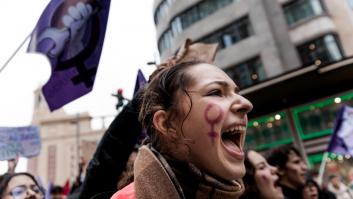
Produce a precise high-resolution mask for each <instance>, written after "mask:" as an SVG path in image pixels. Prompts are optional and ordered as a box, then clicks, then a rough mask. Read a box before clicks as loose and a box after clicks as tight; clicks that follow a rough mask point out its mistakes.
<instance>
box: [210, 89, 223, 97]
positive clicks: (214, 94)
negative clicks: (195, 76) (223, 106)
mask: <svg viewBox="0 0 353 199" xmlns="http://www.w3.org/2000/svg"><path fill="white" fill-rule="evenodd" d="M221 95H222V91H221V90H219V89H215V90H211V91H210V92H208V93H207V96H221Z"/></svg>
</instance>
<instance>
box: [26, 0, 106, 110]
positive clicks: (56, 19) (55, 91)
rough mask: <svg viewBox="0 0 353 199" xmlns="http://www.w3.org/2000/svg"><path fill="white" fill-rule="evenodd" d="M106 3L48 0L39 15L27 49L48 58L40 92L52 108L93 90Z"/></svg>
mask: <svg viewBox="0 0 353 199" xmlns="http://www.w3.org/2000/svg"><path fill="white" fill-rule="evenodd" d="M109 6H110V0H51V1H50V3H49V4H48V6H47V7H46V9H45V10H44V12H43V13H42V15H41V17H40V18H39V21H38V23H37V26H36V27H35V29H34V31H33V33H32V38H31V41H30V44H29V47H28V51H30V52H39V53H43V54H45V55H46V56H47V57H48V59H49V61H50V64H51V69H52V70H51V71H52V73H51V76H50V79H49V81H48V82H47V83H46V84H45V85H44V86H43V88H42V91H43V95H44V97H45V99H46V101H47V103H48V105H49V109H50V110H51V111H53V110H55V109H58V108H60V107H62V106H64V105H65V104H67V103H69V102H71V101H73V100H75V99H77V98H79V97H81V96H82V95H85V94H87V93H89V92H90V91H91V90H92V87H93V83H94V80H95V76H96V72H97V68H98V64H99V58H100V55H101V52H102V47H103V41H104V35H105V30H106V26H107V20H108V14H109Z"/></svg>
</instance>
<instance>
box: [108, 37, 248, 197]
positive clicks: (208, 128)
mask: <svg viewBox="0 0 353 199" xmlns="http://www.w3.org/2000/svg"><path fill="white" fill-rule="evenodd" d="M215 50H216V46H214V45H212V47H211V45H206V44H200V43H196V44H191V41H190V40H187V41H186V42H185V44H184V46H183V47H182V48H180V51H179V52H178V53H177V55H176V56H174V57H173V58H170V59H169V60H168V61H167V62H166V63H163V64H161V65H159V66H158V68H157V70H156V71H155V72H154V73H153V74H152V76H151V77H150V81H149V83H148V85H147V87H146V88H145V90H144V92H143V99H142V105H141V110H140V121H141V122H142V124H143V126H144V128H145V129H146V131H147V134H148V135H149V136H150V140H149V142H146V143H145V145H143V146H141V147H140V148H139V151H138V154H137V157H136V160H135V164H134V182H133V183H131V184H129V185H128V186H127V187H125V188H123V189H122V190H120V191H119V192H117V193H116V194H115V195H114V196H113V197H112V198H114V199H116V198H123V197H132V198H134V197H136V198H138V199H144V198H146V199H147V198H152V199H153V198H224V199H227V198H229V199H236V198H239V196H240V195H241V194H242V192H243V190H244V187H243V185H242V182H241V181H242V180H241V178H242V177H243V176H244V174H245V167H244V153H243V145H244V142H245V132H246V125H247V113H248V112H249V111H251V110H252V104H251V103H250V102H249V101H248V100H247V99H246V98H244V97H243V96H241V95H240V94H239V88H238V86H237V85H236V84H235V83H234V81H233V80H232V79H231V78H229V76H228V75H227V74H226V73H225V72H224V71H222V70H221V69H220V68H219V67H217V66H215V65H214V64H213V63H212V62H213V58H214V55H215V54H214V52H215ZM211 51H212V52H211ZM126 190H127V191H128V192H130V193H132V195H130V196H127V195H126V194H125V193H126V192H125V191H126Z"/></svg>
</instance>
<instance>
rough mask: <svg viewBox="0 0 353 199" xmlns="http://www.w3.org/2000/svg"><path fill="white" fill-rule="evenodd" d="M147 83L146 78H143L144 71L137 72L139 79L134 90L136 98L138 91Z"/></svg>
mask: <svg viewBox="0 0 353 199" xmlns="http://www.w3.org/2000/svg"><path fill="white" fill-rule="evenodd" d="M146 83H147V81H146V78H145V76H143V73H142V71H141V70H140V69H139V70H138V72H137V78H136V83H135V89H134V96H135V95H136V93H137V91H138V90H140V88H142V87H143V86H144V85H145V84H146Z"/></svg>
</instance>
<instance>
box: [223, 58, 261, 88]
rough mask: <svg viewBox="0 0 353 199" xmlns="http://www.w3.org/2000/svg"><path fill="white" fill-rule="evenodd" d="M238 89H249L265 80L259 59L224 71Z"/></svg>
mask: <svg viewBox="0 0 353 199" xmlns="http://www.w3.org/2000/svg"><path fill="white" fill-rule="evenodd" d="M225 71H226V73H227V74H228V75H229V76H230V77H231V78H232V79H234V81H235V82H236V83H237V84H238V86H239V87H240V88H245V87H249V86H251V85H254V84H256V83H258V82H261V81H263V80H265V79H266V78H267V76H266V73H265V70H264V68H263V65H262V63H261V60H260V58H259V57H256V58H253V59H250V60H248V61H246V62H243V63H241V64H238V65H235V66H233V67H231V68H228V69H226V70H225Z"/></svg>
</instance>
